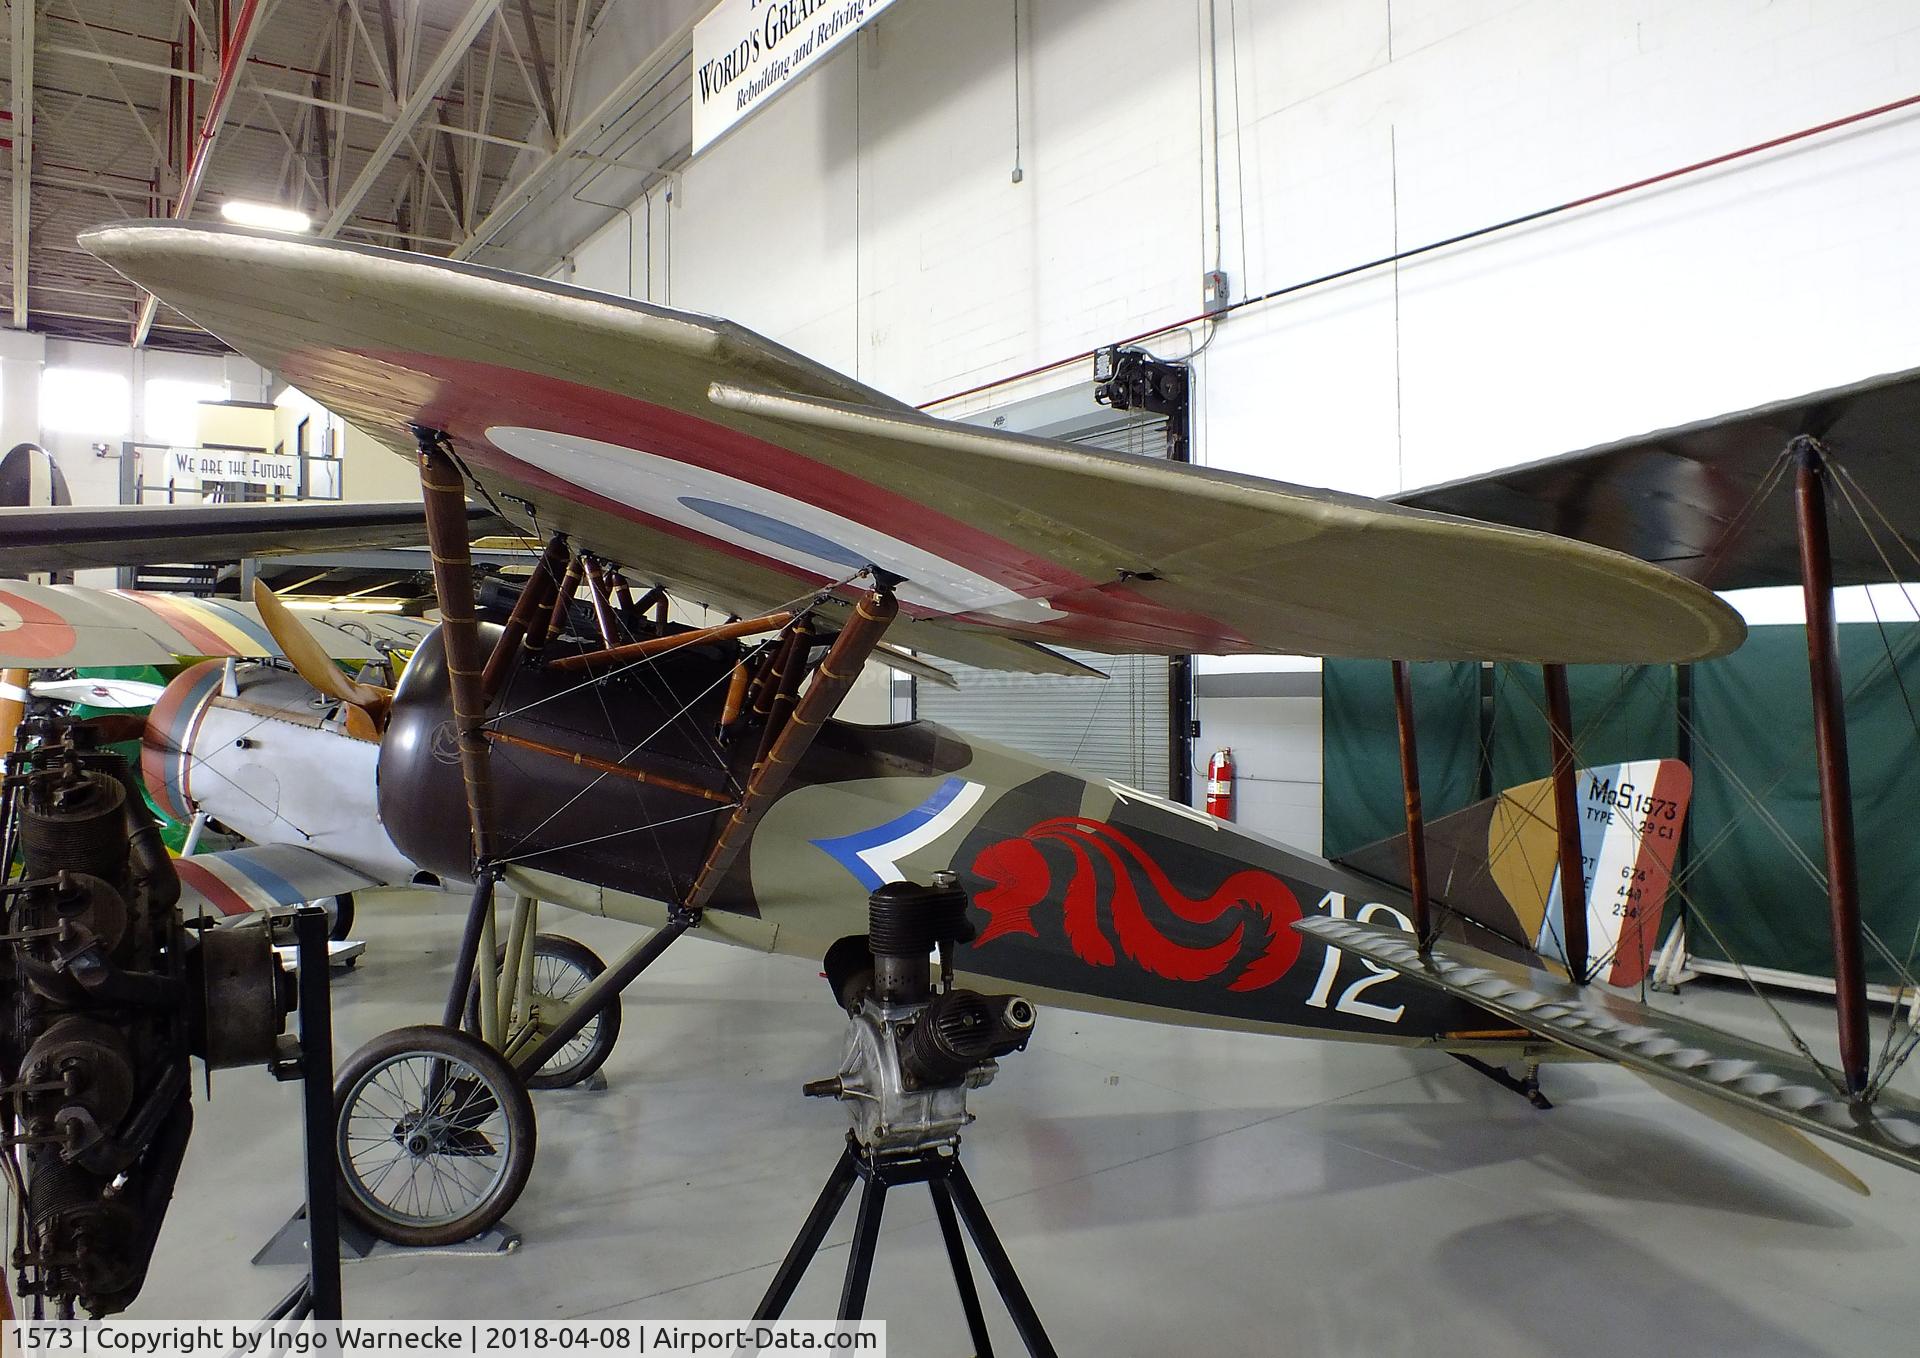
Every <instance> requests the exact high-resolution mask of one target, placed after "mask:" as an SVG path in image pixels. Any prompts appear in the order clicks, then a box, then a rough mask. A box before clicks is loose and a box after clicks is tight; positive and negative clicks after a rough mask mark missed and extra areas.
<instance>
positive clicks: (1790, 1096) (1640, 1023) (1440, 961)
mask: <svg viewBox="0 0 1920 1358" xmlns="http://www.w3.org/2000/svg"><path fill="white" fill-rule="evenodd" d="M1293 927H1294V928H1296V929H1298V930H1299V931H1300V932H1302V933H1304V934H1309V935H1311V936H1313V937H1314V938H1317V939H1319V940H1321V941H1322V942H1324V943H1327V944H1330V945H1332V946H1333V947H1337V948H1343V949H1345V950H1346V951H1348V952H1351V953H1354V954H1355V955H1357V956H1359V957H1362V958H1365V959H1366V960H1367V961H1369V962H1372V963H1374V964H1375V965H1376V966H1381V967H1386V968H1389V969H1390V970H1392V971H1396V972H1398V973H1400V974H1401V975H1402V976H1406V977H1408V978H1410V979H1412V980H1415V981H1419V982H1422V983H1423V984H1426V985H1430V986H1433V987H1435V988H1436V989H1439V990H1444V991H1446V992H1448V993H1449V994H1453V995H1458V996H1459V997H1461V998H1462V999H1466V1000H1471V1001H1472V1002H1473V1003H1474V1004H1477V1005H1479V1006H1481V1007H1482V1008H1483V1009H1486V1010H1489V1011H1490V1012H1492V1013H1495V1014H1498V1015H1499V1016H1500V1017H1502V1018H1504V1019H1507V1020H1509V1021H1510V1022H1513V1023H1516V1024H1518V1025H1519V1026H1520V1027H1522V1028H1525V1029H1526V1030H1527V1031H1529V1032H1533V1033H1538V1034H1540V1035H1541V1036H1542V1037H1547V1038H1552V1039H1553V1040H1554V1041H1556V1042H1560V1043H1564V1044H1565V1045H1566V1046H1569V1047H1572V1048H1574V1049H1575V1050H1577V1051H1583V1052H1586V1053H1588V1054H1589V1055H1593V1056H1598V1057H1602V1058H1604V1059H1606V1060H1609V1061H1616V1062H1618V1063H1619V1064H1621V1065H1623V1066H1626V1067H1628V1068H1629V1069H1631V1070H1633V1071H1635V1072H1636V1073H1638V1074H1641V1075H1644V1076H1646V1077H1648V1078H1649V1079H1654V1080H1661V1081H1666V1082H1671V1083H1675V1084H1679V1085H1684V1086H1686V1087H1687V1088H1688V1089H1689V1090H1690V1091H1692V1092H1693V1093H1695V1094H1698V1095H1704V1096H1707V1097H1710V1098H1714V1099H1718V1100H1721V1101H1722V1102H1725V1103H1731V1104H1734V1105H1737V1106H1738V1107H1740V1108H1743V1109H1745V1110H1747V1111H1748V1112H1751V1113H1756V1114H1759V1115H1761V1116H1763V1117H1767V1118H1770V1119H1772V1120H1773V1121H1775V1122H1782V1123H1786V1124H1787V1125H1789V1126H1792V1127H1797V1128H1798V1129H1799V1130H1801V1131H1803V1132H1807V1133H1810V1134H1811V1135H1814V1136H1818V1137H1825V1138H1827V1139H1828V1140H1831V1141H1837V1142H1840V1143H1841V1144H1843V1145H1847V1146H1851V1147H1853V1148H1854V1149H1855V1150H1861V1151H1865V1152H1867V1154H1869V1155H1876V1156H1879V1157H1880V1158H1881V1159H1882V1160H1888V1161H1891V1162H1893V1163H1894V1164H1896V1165H1900V1166H1903V1167H1904V1168H1906V1169H1911V1170H1920V1103H1916V1102H1915V1101H1914V1100H1912V1099H1910V1098H1907V1097H1905V1096H1904V1095H1899V1094H1895V1093H1893V1092H1891V1091H1888V1092H1885V1093H1883V1094H1882V1095H1881V1096H1880V1097H1879V1098H1878V1099H1877V1100H1876V1101H1875V1102H1874V1103H1872V1104H1870V1105H1865V1106H1860V1105H1854V1104H1851V1103H1849V1102H1848V1101H1847V1100H1846V1099H1845V1098H1844V1097H1842V1096H1841V1095H1840V1094H1838V1093H1836V1092H1835V1091H1834V1089H1833V1088H1832V1087H1831V1086H1830V1085H1828V1084H1827V1083H1826V1082H1825V1081H1823V1080H1822V1079H1821V1078H1820V1077H1819V1076H1818V1075H1817V1074H1815V1073H1814V1072H1812V1071H1810V1070H1808V1069H1807V1067H1806V1066H1805V1065H1804V1064H1803V1063H1801V1062H1800V1060H1799V1058H1797V1057H1795V1056H1793V1055H1791V1054H1789V1053H1786V1052H1782V1051H1776V1050H1775V1049H1773V1048H1771V1047H1767V1046H1763V1045H1762V1044H1760V1043H1758V1042H1749V1041H1748V1040H1747V1039H1745V1038H1742V1037H1736V1036H1734V1035H1733V1034H1731V1033H1725V1032H1722V1031H1720V1030H1719V1029H1717V1028H1709V1027H1708V1026H1707V1025H1705V1024H1703V1023H1695V1022H1693V1021H1691V1020H1689V1019H1684V1018H1681V1017H1679V1016H1677V1015H1675V1014H1670V1013H1667V1012H1664V1011H1662V1010H1659V1009H1655V1008H1652V1007H1651V1006H1649V1005H1645V1004H1641V1003H1639V1002H1638V1001H1635V1000H1631V999H1628V998H1627V997H1625V996H1623V995H1619V994H1615V993H1613V992H1611V991H1608V990H1605V989H1603V988H1602V987H1599V986H1576V985H1574V984H1573V983H1572V982H1570V981H1568V980H1566V979H1565V978H1564V977H1561V976H1559V975H1557V974H1555V973H1553V972H1550V971H1547V970H1545V969H1543V968H1541V967H1535V966H1528V965H1526V964H1525V963H1521V962H1514V961H1508V960H1506V959H1503V958H1498V957H1494V956H1492V955H1490V954H1488V953H1483V952H1481V951H1480V950H1479V949H1477V948H1472V947H1469V946H1467V945H1465V944H1461V943H1455V942H1452V941H1449V940H1444V939H1443V940H1439V941H1436V942H1435V943H1434V945H1433V947H1432V948H1431V950H1430V951H1429V952H1428V954H1427V955H1426V956H1424V957H1423V956H1421V954H1420V952H1419V950H1418V949H1417V948H1415V947H1414V945H1413V941H1412V938H1411V936H1410V935H1408V934H1405V933H1402V932H1400V931H1398V930H1395V929H1388V928H1384V927H1382V926H1380V925H1376V924H1362V923H1359V922H1357V921H1353V920H1341V919H1333V918H1330V917H1328V916H1324V915H1322V916H1313V917H1309V918H1307V919H1303V920H1301V921H1299V922H1298V923H1296V924H1295V925H1294V926H1293Z"/></svg>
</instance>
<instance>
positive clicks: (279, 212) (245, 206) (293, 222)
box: [220, 198, 313, 231]
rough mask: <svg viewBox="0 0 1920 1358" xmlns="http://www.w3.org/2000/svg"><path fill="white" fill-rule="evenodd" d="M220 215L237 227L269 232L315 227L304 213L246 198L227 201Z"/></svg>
mask: <svg viewBox="0 0 1920 1358" xmlns="http://www.w3.org/2000/svg"><path fill="white" fill-rule="evenodd" d="M220 215H221V216H222V217H225V218H226V219H227V220H228V221H230V222H232V223H233V224H234V225H236V226H260V227H265V228H266V229H267V230H269V231H307V230H311V229H312V227H313V218H311V217H309V216H307V214H306V213H304V212H299V211H296V210H295V209H293V208H290V207H275V206H274V205H273V204H272V203H252V202H248V201H247V200H246V199H245V198H229V199H227V201H226V202H224V203H222V204H221V205H220Z"/></svg>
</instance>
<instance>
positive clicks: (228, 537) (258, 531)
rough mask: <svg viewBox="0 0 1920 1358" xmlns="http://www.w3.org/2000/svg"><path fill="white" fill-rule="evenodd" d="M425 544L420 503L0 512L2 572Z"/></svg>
mask: <svg viewBox="0 0 1920 1358" xmlns="http://www.w3.org/2000/svg"><path fill="white" fill-rule="evenodd" d="M468 517H469V520H470V527H469V530H468V531H469V533H470V534H471V536H474V537H484V536H486V535H488V534H492V533H502V532H506V531H509V530H508V528H507V525H506V523H505V522H504V521H502V520H501V519H500V517H499V516H498V515H496V514H494V513H493V512H492V511H490V510H487V509H484V508H481V507H479V506H474V507H473V508H472V509H470V510H469V511H468ZM426 538H427V529H426V520H425V518H424V516H423V512H422V510H421V508H420V506H419V504H418V503H407V502H400V503H393V504H378V503H376V504H317V503H314V502H312V501H307V502H304V503H301V504H274V503H265V504H210V505H97V506H96V505H60V506H57V507H52V508H45V507H43V508H0V574H24V573H26V572H28V571H50V570H61V571H71V570H84V569H87V568H90V567H95V566H125V565H146V564H149V563H151V562H155V561H238V560H239V559H240V558H242V557H247V556H280V555H284V554H286V553H288V552H325V551H350V550H366V549H372V548H378V547H418V546H420V545H421V544H422V543H424V542H425V541H426Z"/></svg>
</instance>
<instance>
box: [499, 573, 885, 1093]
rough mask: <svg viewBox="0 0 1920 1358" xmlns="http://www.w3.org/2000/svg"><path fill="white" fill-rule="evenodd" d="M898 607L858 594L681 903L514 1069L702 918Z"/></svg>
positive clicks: (572, 1027) (581, 1023)
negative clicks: (836, 634)
mask: <svg viewBox="0 0 1920 1358" xmlns="http://www.w3.org/2000/svg"><path fill="white" fill-rule="evenodd" d="M898 611H899V605H898V604H897V603H896V602H895V601H894V597H893V587H892V585H891V584H888V583H884V582H883V583H881V584H878V585H876V586H875V587H874V589H873V592H872V593H870V594H868V595H867V597H866V598H864V599H862V600H861V601H860V603H859V606H858V607H856V608H855V609H854V611H853V613H852V614H851V615H850V616H849V617H848V618H847V621H846V623H845V624H844V625H843V626H842V627H841V629H840V635H839V636H837V637H835V638H834V641H833V645H832V646H831V647H829V648H828V650H827V656H826V659H824V660H822V661H821V662H820V667H819V668H818V669H817V670H816V671H815V672H814V676H813V683H812V685H811V686H810V687H809V688H808V689H807V691H806V693H805V694H803V695H801V697H800V700H799V702H798V703H797V704H796V705H795V706H794V708H793V715H792V716H791V717H790V718H788V720H787V721H786V723H785V724H784V725H783V726H781V728H780V734H779V735H778V736H777V737H776V738H775V739H774V741H773V745H772V748H771V749H769V750H768V751H767V753H766V755H765V757H764V758H763V759H762V760H760V761H759V762H757V763H756V764H755V765H754V769H753V773H752V774H751V775H750V776H749V777H748V779H747V787H746V791H745V792H744V793H743V794H742V795H741V798H740V804H739V805H738V806H737V807H735V808H734V812H733V815H732V816H730V817H728V819H727V823H726V824H725V825H723V826H722V827H721V829H720V833H719V834H718V835H717V836H716V837H715V838H714V841H713V847H712V848H711V849H709V850H708V851H707V860H706V862H705V863H703V864H702V865H701V867H700V873H699V875H698V876H697V877H696V878H695V879H694V883H693V887H692V889H691V890H689V891H688V892H687V895H686V898H685V899H684V900H683V901H681V903H680V904H678V905H676V906H674V907H672V908H671V909H669V910H668V911H667V923H666V927H665V928H663V929H660V930H658V931H656V932H655V933H652V934H650V935H648V936H647V938H646V939H644V940H643V941H641V942H639V943H636V944H634V946H633V947H631V948H629V949H628V950H627V951H626V953H624V954H623V955H622V956H621V957H620V958H619V959H618V960H616V961H615V962H614V964H613V965H612V966H610V967H608V968H607V969H606V970H605V971H603V972H601V973H600V975H598V976H596V977H595V978H594V979H593V981H592V982H590V983H589V984H588V986H587V988H586V989H585V990H583V991H581V992H580V993H579V994H578V995H576V996H574V997H573V1001H572V1007H571V1010H570V1012H569V1013H568V1014H567V1016H566V1018H564V1019H563V1020H561V1022H560V1023H559V1024H558V1025H556V1026H555V1027H554V1028H553V1030H552V1031H551V1032H549V1033H547V1034H546V1035H545V1036H544V1037H542V1038H541V1039H540V1041H539V1042H537V1043H535V1044H534V1046H533V1048H532V1049H531V1050H529V1051H526V1052H523V1053H521V1054H520V1055H518V1056H516V1057H515V1058H514V1065H515V1066H516V1067H517V1068H518V1069H520V1070H523V1071H533V1070H538V1069H540V1067H541V1066H543V1065H545V1064H546V1062H547V1058H548V1057H550V1056H552V1055H553V1054H554V1053H555V1052H556V1051H558V1050H560V1048H561V1047H563V1046H565V1045H566V1044H567V1043H568V1042H571V1041H572V1040H573V1038H574V1036H575V1035H576V1034H577V1033H579V1031H580V1030H581V1029H582V1028H584V1027H586V1026H587V1024H588V1023H590V1022H592V1020H593V1016H594V1015H595V1014H598V1013H599V1012H600V1011H601V1010H602V1009H604V1008H605V1007H606V1006H607V1004H608V1003H609V1002H610V1001H611V1000H612V999H613V997H614V996H616V995H618V994H619V993H620V992H621V991H622V990H624V989H626V987H627V986H628V985H629V984H631V983H632V981H633V979H634V978H635V977H636V976H638V975H639V974H640V973H641V972H643V971H645V970H646V969H647V968H648V967H650V966H652V965H653V962H654V960H655V959H656V958H658V957H659V956H660V954H662V953H663V952H665V951H666V950H667V948H668V947H669V946H670V945H671V944H672V943H673V941H674V940H675V939H677V938H679V937H680V935H682V934H684V933H686V932H687V930H689V929H691V928H693V927H694V926H695V925H696V924H698V923H699V922H700V914H701V911H702V910H703V909H705V907H706V904H707V902H708V901H709V900H711V899H712V898H713V893H714V891H715V890H717V889H718V887H719V885H720V883H721V882H722V881H724V880H725V879H726V875H727V870H728V869H729V868H731V867H732V866H733V864H734V862H735V860H737V859H738V858H739V856H740V852H741V850H743V849H744V848H746V846H747V842H748V841H749V840H751V839H752V838H753V831H754V827H755V826H757V825H758V824H759V823H760V818H761V817H762V816H764V815H765V814H766V812H767V808H768V807H770V806H772V805H773V802H774V800H775V799H776V798H777V797H779V795H780V793H781V792H782V790H784V789H785V787H786V784H787V775H788V774H789V773H791V772H792V770H793V768H794V766H795V765H796V764H798V763H799V762H800V759H801V756H803V755H804V754H806V752H807V748H808V746H810V745H812V744H813V737H814V735H815V733H817V732H818V731H819V729H820V725H821V723H822V722H824V721H826V719H827V718H828V717H830V716H832V715H833V713H834V711H835V710H836V709H837V708H838V707H839V706H840V703H841V700H842V699H844V698H845V697H846V696H847V690H848V689H850V688H852V687H853V681H854V680H855V679H857V678H859V677H860V670H861V668H862V667H863V666H865V664H866V663H867V657H868V656H870V655H872V654H873V651H874V648H875V647H876V646H878V645H879V644H880V638H881V637H882V636H884V635H886V631H887V625H888V624H889V623H891V622H892V621H893V617H894V614H895V613H896V612H898ZM803 634H804V627H803V625H799V624H796V625H795V626H794V630H793V631H792V632H790V633H788V638H789V642H788V644H789V645H791V646H794V647H797V648H799V649H800V655H801V658H802V660H803V661H804V659H805V649H804V648H805V642H804V641H800V642H795V641H793V640H792V638H794V637H795V636H801V635H803Z"/></svg>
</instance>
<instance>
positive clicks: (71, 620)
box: [0, 580, 379, 669]
mask: <svg viewBox="0 0 1920 1358" xmlns="http://www.w3.org/2000/svg"><path fill="white" fill-rule="evenodd" d="M307 628H308V630H309V631H311V632H312V633H313V635H314V636H315V637H316V638H318V639H319V641H320V644H321V645H322V646H323V647H325V648H326V652H327V655H328V656H329V657H331V658H332V659H334V660H371V659H373V658H374V657H375V656H376V655H378V654H379V652H378V651H376V650H375V649H374V647H373V646H371V645H370V644H368V643H367V642H366V641H364V640H362V639H361V638H359V637H357V636H355V635H353V634H352V633H350V632H346V631H343V630H341V628H339V627H337V626H333V625H330V624H328V623H325V622H321V621H318V620H315V619H308V620H307ZM279 654H280V648H279V647H278V646H276V645H275V644H274V641H273V638H272V637H271V636H270V635H269V634H268V632H267V629H266V627H265V626H263V625H262V624H261V622H260V615H259V613H258V612H257V611H256V610H255V609H254V606H253V605H252V604H241V603H233V602H229V601H227V600H224V599H195V598H191V597H189V596H187V595H184V594H165V593H156V592H153V591H148V590H131V589H90V588H88V587H86V586H84V585H36V584H31V583H28V582H26V581H20V580H0V665H6V666H19V667H21V668H23V669H56V668H68V667H72V668H91V667H96V666H105V665H171V664H173V663H174V661H176V660H178V659H181V658H183V657H188V656H237V657H239V658H241V659H253V660H258V659H263V658H266V657H269V656H277V655H279Z"/></svg>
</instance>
